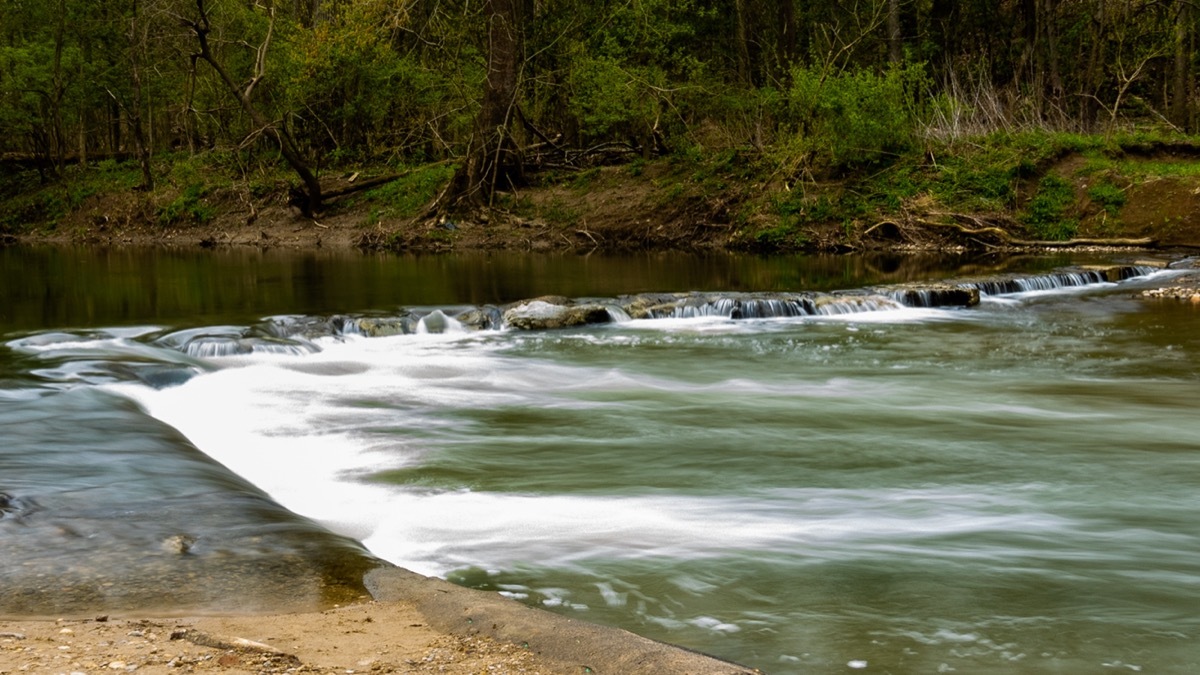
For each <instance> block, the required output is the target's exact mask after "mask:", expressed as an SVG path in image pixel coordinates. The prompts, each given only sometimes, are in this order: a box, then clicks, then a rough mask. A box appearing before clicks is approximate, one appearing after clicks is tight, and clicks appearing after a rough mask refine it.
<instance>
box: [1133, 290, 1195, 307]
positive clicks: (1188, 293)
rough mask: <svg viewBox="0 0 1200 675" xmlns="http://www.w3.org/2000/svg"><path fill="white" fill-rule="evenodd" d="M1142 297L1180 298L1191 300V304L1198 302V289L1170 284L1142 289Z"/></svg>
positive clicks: (1185, 300)
mask: <svg viewBox="0 0 1200 675" xmlns="http://www.w3.org/2000/svg"><path fill="white" fill-rule="evenodd" d="M1142 297H1143V298H1154V299H1165V300H1180V301H1184V302H1191V303H1192V304H1200V291H1198V290H1197V289H1195V288H1188V287H1187V286H1170V287H1166V288H1152V289H1150V290H1147V291H1142Z"/></svg>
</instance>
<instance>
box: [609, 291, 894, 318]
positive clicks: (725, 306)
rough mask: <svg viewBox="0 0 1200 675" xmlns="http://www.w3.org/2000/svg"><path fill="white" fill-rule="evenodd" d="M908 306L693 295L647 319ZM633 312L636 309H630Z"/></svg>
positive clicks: (886, 301)
mask: <svg viewBox="0 0 1200 675" xmlns="http://www.w3.org/2000/svg"><path fill="white" fill-rule="evenodd" d="M903 306H904V305H903V304H901V303H900V302H897V301H896V300H893V299H892V298H888V297H884V296H881V295H856V294H850V293H847V294H839V295H823V294H822V295H815V294H814V295H808V294H806V295H794V296H769V297H763V296H753V295H745V296H737V295H734V296H721V297H715V298H712V297H704V296H700V297H691V298H685V299H682V300H677V301H675V302H672V303H668V304H663V305H656V306H653V307H650V308H647V309H645V310H644V311H643V312H642V315H643V316H644V317H645V318H647V319H695V318H700V317H722V318H728V319H779V318H791V317H801V316H836V315H841V314H857V313H860V312H878V311H886V310H892V309H900V308H901V307H903ZM630 313H631V314H632V313H633V312H630Z"/></svg>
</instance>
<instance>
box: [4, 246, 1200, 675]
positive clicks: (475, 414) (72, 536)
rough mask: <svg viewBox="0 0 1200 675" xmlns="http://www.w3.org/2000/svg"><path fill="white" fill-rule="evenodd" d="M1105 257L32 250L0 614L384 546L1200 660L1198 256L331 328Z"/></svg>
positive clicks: (923, 658)
mask: <svg viewBox="0 0 1200 675" xmlns="http://www.w3.org/2000/svg"><path fill="white" fill-rule="evenodd" d="M1084 262H1097V260H1095V259H1087V260H1085V259H1082V258H1073V257H1071V256H1069V255H1058V256H1053V257H1027V258H1020V259H1008V260H1005V259H991V258H984V259H979V258H971V257H967V256H938V257H932V258H904V257H900V256H859V257H843V258H837V257H828V258H806V257H790V258H782V257H781V258H757V257H753V256H735V255H710V256H689V255H682V254H653V255H643V256H628V257H612V258H605V257H582V256H525V255H515V254H514V255H507V254H506V255H501V254H496V255H463V256H453V257H451V256H447V257H409V258H400V257H388V256H359V255H357V254H347V253H313V252H310V253H289V252H257V251H228V252H213V253H185V252H170V251H157V252H155V251H138V250H118V251H107V252H106V251H99V252H97V251H82V250H80V251H75V250H70V249H19V248H9V249H0V263H2V265H0V277H2V280H3V281H4V283H5V286H4V288H3V289H0V333H2V335H0V341H2V345H3V346H0V383H2V385H0V386H2V387H3V388H2V389H0V423H3V426H0V492H2V493H5V494H7V495H8V497H7V504H8V505H7V506H5V503H3V501H0V544H2V545H3V547H4V550H5V553H4V558H3V562H2V563H0V580H2V581H3V582H4V586H5V587H6V588H9V589H10V590H9V591H8V592H0V615H4V614H8V615H12V614H19V613H42V614H46V615H54V614H55V613H56V612H67V611H92V608H95V607H101V608H103V607H117V608H120V607H122V606H143V607H145V606H152V605H154V603H155V602H169V603H172V604H174V605H175V606H179V605H186V606H189V607H199V608H209V609H221V608H222V603H225V607H226V608H228V603H229V602H230V594H231V593H242V592H243V590H242V587H240V586H236V585H234V582H232V581H228V579H236V578H245V577H247V576H252V577H253V578H254V579H256V580H261V579H264V578H265V579H267V582H265V583H261V584H260V583H259V582H258V581H256V582H255V584H258V588H257V590H256V592H255V593H251V594H248V595H245V596H235V597H242V604H241V608H244V609H254V608H255V607H257V606H259V605H262V606H264V607H266V606H269V605H272V604H273V603H275V602H276V601H277V598H276V599H273V594H277V593H278V592H279V588H280V587H282V586H283V585H284V584H285V577H287V576H288V575H289V574H291V573H292V572H291V571H290V570H294V569H296V568H297V566H299V567H300V568H302V569H305V570H309V571H310V572H311V574H313V575H314V576H318V577H323V578H324V579H325V580H326V581H325V582H324V583H323V584H316V585H317V586H321V587H322V588H323V589H324V590H321V591H314V596H313V597H311V598H298V599H297V600H296V602H297V603H299V604H303V603H305V602H318V601H325V602H329V601H334V600H338V599H339V598H342V597H344V596H345V595H346V594H348V593H352V592H353V590H352V586H353V582H352V579H353V578H354V576H355V575H357V574H359V573H360V572H361V569H362V568H363V566H364V565H365V564H367V562H368V561H369V560H370V557H371V556H378V557H380V558H383V559H386V560H389V561H392V562H394V563H396V564H399V565H402V566H405V567H408V568H410V569H413V570H415V571H417V572H421V573H425V574H432V575H439V576H443V577H446V578H449V579H451V580H453V581H456V582H458V583H462V584H466V585H470V586H474V587H477V588H485V589H492V590H495V591H497V592H501V593H504V594H505V595H508V596H510V597H513V598H516V599H518V600H521V601H522V602H526V603H529V604H533V605H536V606H540V607H545V608H547V609H549V610H551V611H555V612H561V613H564V614H568V615H571V616H575V617H579V618H582V619H586V620H590V621H595V622H600V623H605V624H611V625H617V626H621V627H624V628H627V629H629V630H631V631H634V632H636V633H639V634H642V635H646V636H648V637H652V638H655V639H660V640H664V641H668V642H673V643H676V644H680V645H684V646H687V647H691V648H693V649H698V650H701V651H704V652H707V653H710V654H713V655H716V656H720V657H723V658H727V659H731V660H734V661H737V662H739V663H743V664H746V665H750V666H755V667H758V668H761V669H763V670H765V671H767V672H771V673H801V672H803V673H809V672H843V671H846V670H852V671H857V670H862V671H863V672H964V673H987V672H1005V673H1007V672H1061V673H1079V672H1109V671H1111V672H1156V673H1190V672H1197V671H1198V670H1200V614H1197V612H1196V608H1197V607H1200V505H1198V503H1197V501H1196V495H1197V494H1200V442H1198V441H1197V439H1198V438H1200V416H1197V415H1196V413H1195V404H1196V396H1197V393H1200V387H1198V384H1200V311H1198V310H1197V309H1196V308H1195V307H1194V306H1192V305H1190V304H1184V303H1174V302H1151V301H1146V300H1142V299H1137V298H1135V297H1134V296H1135V294H1136V292H1137V291H1138V290H1139V289H1142V288H1149V287H1154V286H1157V285H1162V284H1163V283H1169V277H1170V276H1171V275H1172V274H1173V272H1171V271H1154V270H1152V269H1143V270H1141V274H1142V275H1143V276H1139V277H1137V278H1133V279H1128V280H1125V281H1121V282H1120V283H1107V282H1104V283H1092V284H1088V285H1086V286H1079V287H1065V288H1064V287H1058V286H1059V284H1056V283H1046V284H1041V285H1042V286H1044V288H1042V289H1040V290H1033V291H1027V292H1017V293H1003V294H995V295H987V294H985V295H984V297H983V298H982V301H981V302H980V303H979V304H978V305H975V306H971V307H945V308H914V307H900V306H887V305H885V306H882V307H874V306H873V307H871V309H872V310H874V311H861V312H855V313H851V314H837V315H829V316H799V317H789V318H765V319H744V320H733V319H731V318H729V316H728V315H725V316H699V317H692V318H658V319H641V320H620V321H616V322H613V323H608V324H604V325H596V326H585V327H576V328H570V329H564V330H554V331H518V330H482V331H474V330H467V329H464V328H463V327H461V326H460V325H459V324H458V323H457V322H455V321H450V322H449V324H448V329H447V330H446V331H445V332H425V331H421V330H418V332H414V333H411V334H395V335H383V334H380V336H377V337H367V336H365V335H363V334H360V332H358V331H349V330H341V331H339V330H335V329H334V328H330V326H334V327H336V326H345V325H349V324H350V323H353V322H354V321H359V322H361V320H363V319H366V320H368V321H375V322H376V323H378V322H379V321H381V320H385V319H387V317H395V316H399V315H401V314H403V313H404V312H402V311H401V309H400V308H401V307H404V308H407V311H411V312H412V315H411V316H412V317H414V318H419V317H420V316H422V315H425V314H427V313H429V312H430V311H432V310H433V309H435V308H440V309H443V310H444V311H445V313H446V314H447V315H453V314H455V313H456V312H459V311H461V310H462V309H464V308H466V307H467V306H474V305H488V304H497V305H498V304H502V303H508V302H514V301H517V300H520V299H523V298H532V297H535V296H539V295H544V294H557V295H564V296H569V297H573V298H583V297H602V298H614V297H616V296H618V295H621V294H626V293H645V292H668V291H714V292H717V291H720V292H734V291H737V292H759V291H763V292H775V293H787V292H800V291H814V292H825V291H831V290H835V289H857V288H863V287H866V286H873V285H879V284H895V283H901V282H908V281H914V280H925V279H950V280H958V279H963V278H967V277H979V276H981V275H997V274H1003V275H1007V276H1009V277H1011V276H1013V275H1016V276H1018V277H1020V278H1033V279H1037V278H1047V277H1045V275H1047V274H1049V273H1050V271H1051V270H1055V269H1059V268H1062V267H1065V266H1067V265H1070V264H1074V263H1084ZM1124 262H1128V261H1124ZM1039 275H1041V276H1040V277H1039ZM335 315H337V316H338V317H339V318H338V319H337V320H335V321H330V320H329V318H330V317H333V316H335ZM615 316H616V318H621V319H624V318H627V317H621V316H619V313H617V314H615ZM414 326H417V327H419V326H420V324H414ZM293 514H298V515H299V516H300V517H296V516H295V515H293ZM130 523H133V524H134V526H131V525H130ZM264 532H266V533H269V536H268V535H265V534H264ZM180 541H182V542H183V543H182V544H180V543H179V542H180ZM173 542H174V543H173ZM180 546H182V548H181V549H180V548H179V547H180ZM181 553H182V554H181ZM273 565H274V566H278V567H279V570H278V573H275V572H273V571H272V566H273ZM48 578H50V579H51V580H49V581H48V580H47V579H48ZM330 579H332V581H330ZM164 580H166V583H167V585H169V586H170V593H173V594H174V595H171V594H170V593H169V594H168V595H166V596H163V595H162V593H163V592H164V590H163V588H161V586H160V587H157V588H156V587H155V585H156V584H160V585H161V584H162V583H164ZM11 589H22V590H20V592H14V591H12V590H11ZM68 591H69V592H71V593H73V594H74V596H75V597H76V599H75V600H71V601H67V600H64V599H62V598H63V596H64V594H69V593H67V592H68ZM155 598H159V599H158V600H155ZM162 598H166V600H165V601H164V600H162Z"/></svg>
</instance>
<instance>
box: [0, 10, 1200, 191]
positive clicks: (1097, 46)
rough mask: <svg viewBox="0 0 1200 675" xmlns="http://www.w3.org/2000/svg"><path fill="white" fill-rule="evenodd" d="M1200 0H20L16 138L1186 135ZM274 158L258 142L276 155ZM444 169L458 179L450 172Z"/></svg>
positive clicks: (320, 149) (762, 140)
mask: <svg viewBox="0 0 1200 675" xmlns="http://www.w3.org/2000/svg"><path fill="white" fill-rule="evenodd" d="M1198 32H1200V7H1198V6H1196V3H1195V2H1193V0H1000V1H994V0H989V1H983V0H959V1H955V0H858V1H856V2H828V1H825V0H787V1H778V0H727V1H723V2H717V1H713V0H622V1H619V2H607V1H606V2H580V1H578V0H555V1H548V0H0V128H2V129H3V130H4V133H3V134H0V153H8V154H9V156H10V157H11V156H18V157H24V158H28V159H29V161H30V162H31V164H30V166H36V169H37V171H38V173H39V176H40V179H41V180H43V181H53V180H55V178H56V177H57V176H59V175H61V174H62V173H63V171H64V169H66V168H68V167H70V166H75V165H79V164H84V163H88V162H89V161H90V162H92V163H95V162H96V161H100V160H105V159H112V158H119V159H121V160H130V161H134V162H137V163H139V164H140V166H141V167H142V172H141V183H142V187H143V188H146V189H149V188H152V187H153V185H154V182H155V180H156V174H155V171H154V170H153V168H152V163H151V158H152V157H158V158H161V157H163V156H182V157H188V156H194V155H196V154H203V153H206V152H214V151H221V152H226V153H229V152H233V153H234V154H236V155H237V156H238V159H236V161H238V162H250V161H263V160H262V158H263V157H269V158H273V160H274V161H278V162H279V163H280V164H281V165H282V164H286V166H287V167H290V170H291V172H292V175H293V176H294V177H295V185H296V187H295V188H294V200H295V201H294V203H295V204H296V205H297V206H299V207H300V208H301V209H303V210H304V211H306V212H308V213H312V212H314V211H317V210H319V209H320V208H321V207H322V205H323V200H324V199H326V198H327V197H328V195H327V194H326V193H327V192H328V191H329V190H328V188H327V187H324V186H323V185H322V181H321V176H322V173H323V172H325V171H328V170H329V169H330V168H333V167H345V166H365V165H374V166H382V165H387V166H390V167H393V168H400V167H408V166H417V165H428V164H430V163H438V162H442V163H444V165H445V166H447V167H454V169H453V172H452V177H451V178H449V179H448V180H447V181H446V182H447V184H448V185H447V187H446V189H445V190H444V191H442V193H441V199H440V203H441V206H442V207H452V206H454V205H455V204H459V205H461V203H462V202H463V201H467V202H470V203H473V204H479V203H486V202H488V201H490V200H491V199H492V195H493V193H495V192H496V191H502V190H507V189H509V188H510V187H512V186H516V185H519V184H521V183H523V182H524V181H525V180H526V179H527V174H529V173H531V172H533V171H536V170H538V169H545V168H564V167H579V166H584V165H587V164H588V163H594V162H600V161H605V160H612V159H614V158H624V159H625V160H626V161H629V160H634V159H635V158H642V159H643V160H645V159H650V158H652V157H656V156H662V155H671V154H676V155H680V154H682V155H686V154H688V153H711V152H720V151H722V150H727V149H730V148H735V149H741V150H743V151H745V152H748V153H756V155H758V156H760V157H768V158H770V161H771V162H772V163H773V165H774V166H775V167H776V170H777V171H782V172H783V173H784V174H786V175H788V176H791V177H792V178H793V179H795V180H803V179H805V178H813V177H821V176H830V175H834V176H836V175H839V174H845V173H847V172H853V171H856V170H861V169H862V168H863V167H873V166H877V165H879V164H886V163H887V162H888V161H889V158H890V157H894V156H896V155H897V154H898V153H902V152H907V151H911V150H912V149H913V148H918V147H920V146H922V145H923V144H928V143H948V142H953V141H955V140H956V139H963V138H972V137H978V136H982V135H986V134H989V133H993V132H997V131H1002V132H1003V131H1007V132H1015V131H1022V130H1042V131H1047V132H1070V133H1095V134H1101V135H1103V134H1111V133H1116V132H1118V131H1128V130H1129V129H1131V128H1149V127H1153V128H1156V129H1158V130H1166V131H1167V132H1168V133H1176V132H1178V133H1187V132H1190V131H1192V130H1194V129H1195V128H1196V126H1197V124H1198V122H1200V119H1198V117H1200V116H1198V112H1200V105H1198V100H1197V90H1196V78H1195V73H1196V70H1197V65H1198V64H1197V61H1198V59H1197V50H1196V46H1197V45H1196V39H1197V33H1198ZM255 158H257V159H255ZM447 175H450V174H449V173H448V174H447Z"/></svg>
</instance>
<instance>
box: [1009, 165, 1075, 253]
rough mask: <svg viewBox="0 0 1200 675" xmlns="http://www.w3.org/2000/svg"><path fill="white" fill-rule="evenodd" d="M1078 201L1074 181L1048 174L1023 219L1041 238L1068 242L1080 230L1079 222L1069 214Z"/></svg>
mask: <svg viewBox="0 0 1200 675" xmlns="http://www.w3.org/2000/svg"><path fill="white" fill-rule="evenodd" d="M1074 202H1075V189H1074V188H1073V187H1072V186H1071V184H1070V183H1069V182H1067V181H1066V180H1064V179H1062V178H1060V177H1058V176H1055V175H1053V174H1050V175H1047V176H1045V177H1043V178H1042V180H1041V181H1040V182H1039V183H1038V189H1037V192H1036V193H1034V196H1033V199H1031V200H1030V201H1029V206H1028V207H1027V208H1026V210H1025V213H1024V214H1023V215H1022V217H1021V221H1022V222H1024V223H1025V227H1026V228H1028V230H1029V233H1030V234H1031V235H1033V236H1034V237H1035V238H1037V239H1044V240H1047V241H1065V240H1067V239H1070V238H1071V237H1073V236H1075V233H1076V231H1078V229H1079V221H1078V220H1077V219H1074V218H1069V217H1068V212H1069V211H1070V209H1071V207H1072V206H1073V205H1074Z"/></svg>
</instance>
